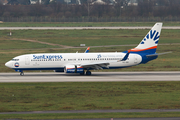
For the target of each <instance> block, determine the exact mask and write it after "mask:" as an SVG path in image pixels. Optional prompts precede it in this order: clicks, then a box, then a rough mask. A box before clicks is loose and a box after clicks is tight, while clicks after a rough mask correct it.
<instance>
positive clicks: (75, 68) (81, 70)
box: [64, 65, 84, 73]
mask: <svg viewBox="0 0 180 120" xmlns="http://www.w3.org/2000/svg"><path fill="white" fill-rule="evenodd" d="M64 72H65V73H84V68H83V67H81V66H77V65H67V66H65V67H64Z"/></svg>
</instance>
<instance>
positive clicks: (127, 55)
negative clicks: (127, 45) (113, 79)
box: [121, 50, 130, 61]
mask: <svg viewBox="0 0 180 120" xmlns="http://www.w3.org/2000/svg"><path fill="white" fill-rule="evenodd" d="M129 53H130V50H128V52H127V53H126V55H125V56H124V58H123V59H122V60H121V61H126V60H127V59H128V57H129Z"/></svg>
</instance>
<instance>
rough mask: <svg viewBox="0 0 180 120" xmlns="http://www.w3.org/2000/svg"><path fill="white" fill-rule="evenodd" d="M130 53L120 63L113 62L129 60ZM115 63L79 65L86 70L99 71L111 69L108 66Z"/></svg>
mask: <svg viewBox="0 0 180 120" xmlns="http://www.w3.org/2000/svg"><path fill="white" fill-rule="evenodd" d="M129 53H130V52H129V51H128V52H127V53H126V54H125V56H124V57H123V59H121V60H118V61H113V62H120V61H126V60H127V58H128V57H129ZM113 62H106V61H104V62H97V63H87V64H79V66H81V67H83V68H85V69H95V70H99V69H103V68H109V67H108V65H109V64H110V63H113Z"/></svg>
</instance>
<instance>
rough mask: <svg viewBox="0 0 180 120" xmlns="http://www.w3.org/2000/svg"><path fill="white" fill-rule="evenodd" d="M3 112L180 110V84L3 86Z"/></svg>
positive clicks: (21, 84)
mask: <svg viewBox="0 0 180 120" xmlns="http://www.w3.org/2000/svg"><path fill="white" fill-rule="evenodd" d="M0 91H1V92H0V104H1V106H0V112H16V111H50V110H96V109H100V110H101V109H179V108H180V103H179V100H180V94H179V93H180V82H179V81H174V82H171V81H170V82H92V83H91V82H69V83H66V82H65V83H1V84H0Z"/></svg>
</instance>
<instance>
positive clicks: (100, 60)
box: [5, 23, 169, 76]
mask: <svg viewBox="0 0 180 120" xmlns="http://www.w3.org/2000/svg"><path fill="white" fill-rule="evenodd" d="M161 28H162V23H156V24H155V25H154V26H153V27H152V29H151V30H150V31H149V32H148V34H147V35H146V36H145V37H144V38H143V40H142V41H141V42H140V43H139V45H138V46H137V47H135V48H133V49H130V50H127V51H124V52H104V53H89V52H86V51H87V50H88V51H89V48H87V50H86V51H85V52H84V53H38V54H25V55H20V56H17V57H15V58H13V59H12V60H10V61H8V62H7V63H5V66H7V67H9V68H12V69H14V70H15V71H17V72H20V75H21V76H23V75H24V73H23V71H24V70H54V71H55V72H64V73H79V74H80V75H84V74H86V75H91V70H99V69H116V68H126V67H130V66H135V65H139V64H145V63H147V62H149V61H151V60H154V59H156V58H157V57H158V56H159V55H161V54H166V53H167V52H166V53H159V54H158V53H156V48H157V45H158V42H159V37H160V33H161ZM168 53H169V52H168Z"/></svg>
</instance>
